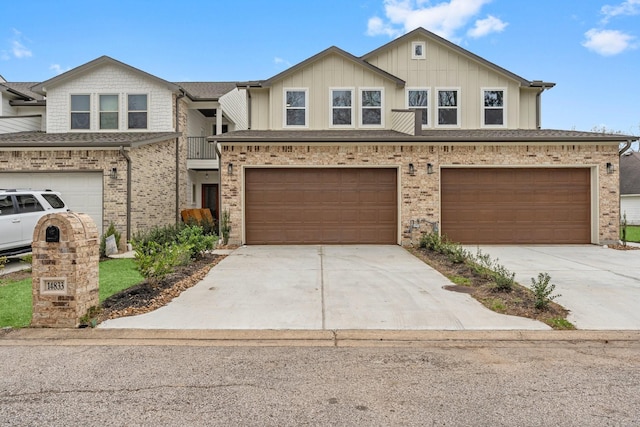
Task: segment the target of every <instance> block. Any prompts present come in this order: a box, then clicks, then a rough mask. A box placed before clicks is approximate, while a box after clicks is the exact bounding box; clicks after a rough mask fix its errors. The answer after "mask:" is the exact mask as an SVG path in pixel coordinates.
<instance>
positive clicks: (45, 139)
mask: <svg viewBox="0 0 640 427" xmlns="http://www.w3.org/2000/svg"><path fill="white" fill-rule="evenodd" d="M180 135H181V133H180V132H118V133H115V132H114V133H104V132H103V133H99V132H74V133H45V132H18V133H4V134H0V148H4V147H7V148H9V147H16V148H18V147H21V148H22V147H27V148H29V147H31V148H45V147H49V148H54V147H67V148H81V147H82V148H92V147H95V148H98V147H100V148H117V147H120V146H122V147H137V146H140V145H146V144H153V143H155V142H161V141H167V140H170V139H174V138H177V137H179V136H180Z"/></svg>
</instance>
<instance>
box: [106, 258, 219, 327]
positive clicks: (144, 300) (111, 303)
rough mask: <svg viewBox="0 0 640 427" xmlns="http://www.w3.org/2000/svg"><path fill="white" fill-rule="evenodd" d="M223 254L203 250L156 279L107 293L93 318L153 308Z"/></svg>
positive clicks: (200, 275)
mask: <svg viewBox="0 0 640 427" xmlns="http://www.w3.org/2000/svg"><path fill="white" fill-rule="evenodd" d="M225 257H226V255H214V254H209V253H207V254H205V255H204V256H203V257H202V258H201V259H199V260H196V261H192V262H191V263H190V264H189V265H186V266H182V267H178V268H177V269H176V271H175V272H173V273H171V274H169V275H167V276H166V277H164V278H163V279H162V280H159V281H155V282H154V281H149V280H144V281H143V282H140V283H139V284H137V285H135V286H132V287H130V288H128V289H125V290H123V291H121V292H118V293H117V294H114V295H111V296H110V297H109V298H107V299H105V300H104V301H103V302H102V304H101V305H100V310H99V313H97V314H96V318H95V320H96V322H97V323H100V322H103V321H105V320H107V319H115V318H117V317H124V316H135V315H138V314H144V313H148V312H150V311H153V310H156V309H158V308H160V307H162V306H164V305H166V304H168V303H169V302H170V301H171V300H172V299H174V298H175V297H177V296H179V295H180V294H181V293H182V292H183V291H185V290H187V289H189V288H190V287H192V286H194V285H196V284H197V283H199V282H200V281H201V280H202V279H203V278H204V277H205V276H206V275H207V274H208V273H209V270H211V269H212V268H213V267H214V266H215V265H216V264H218V263H219V262H220V261H222V260H223V259H224V258H225Z"/></svg>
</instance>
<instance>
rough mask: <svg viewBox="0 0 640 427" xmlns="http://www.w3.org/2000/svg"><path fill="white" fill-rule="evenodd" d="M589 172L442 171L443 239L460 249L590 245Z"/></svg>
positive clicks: (574, 170) (583, 170)
mask: <svg viewBox="0 0 640 427" xmlns="http://www.w3.org/2000/svg"><path fill="white" fill-rule="evenodd" d="M590 181H591V180H590V171H589V169H586V168H573V169H551V168H549V169H481V168H475V169H471V168H469V169H453V168H452V169H442V183H441V194H442V225H441V227H442V234H443V235H446V236H447V237H448V238H449V239H451V240H452V241H456V242H460V243H496V244H500V243H591V231H590V230H591V208H590V206H591V185H590Z"/></svg>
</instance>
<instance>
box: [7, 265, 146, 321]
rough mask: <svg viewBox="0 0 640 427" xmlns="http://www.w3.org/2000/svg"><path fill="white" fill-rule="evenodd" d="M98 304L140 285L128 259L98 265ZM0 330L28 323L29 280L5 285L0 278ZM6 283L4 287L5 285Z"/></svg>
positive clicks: (9, 282) (139, 277)
mask: <svg viewBox="0 0 640 427" xmlns="http://www.w3.org/2000/svg"><path fill="white" fill-rule="evenodd" d="M99 277H100V279H99V281H100V282H99V287H100V302H102V301H104V300H105V299H106V298H108V297H110V296H111V295H113V294H115V293H117V292H119V291H121V290H123V289H126V288H129V287H131V286H133V285H135V284H137V283H139V282H141V281H142V279H143V278H142V276H141V275H140V273H138V271H137V270H136V268H135V263H134V262H133V260H132V259H112V260H109V261H103V262H101V263H100V265H99ZM0 282H1V283H2V285H0V328H2V327H7V326H10V327H13V328H23V327H25V326H29V324H30V323H31V313H32V307H31V278H27V279H22V280H19V281H14V282H11V281H7V280H6V279H2V276H0ZM6 282H8V283H7V284H5V283H6Z"/></svg>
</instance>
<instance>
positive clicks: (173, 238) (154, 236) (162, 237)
mask: <svg viewBox="0 0 640 427" xmlns="http://www.w3.org/2000/svg"><path fill="white" fill-rule="evenodd" d="M184 227H186V225H185V224H183V223H178V224H175V225H165V226H162V227H154V228H152V229H150V230H147V231H141V232H138V233H136V234H134V236H133V239H132V242H131V244H132V245H133V246H135V245H136V244H138V245H146V244H147V243H149V242H156V243H159V244H160V245H161V246H163V245H165V244H171V243H177V242H178V241H179V240H180V239H179V237H178V236H180V232H181V231H182V229H183V228H184Z"/></svg>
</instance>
